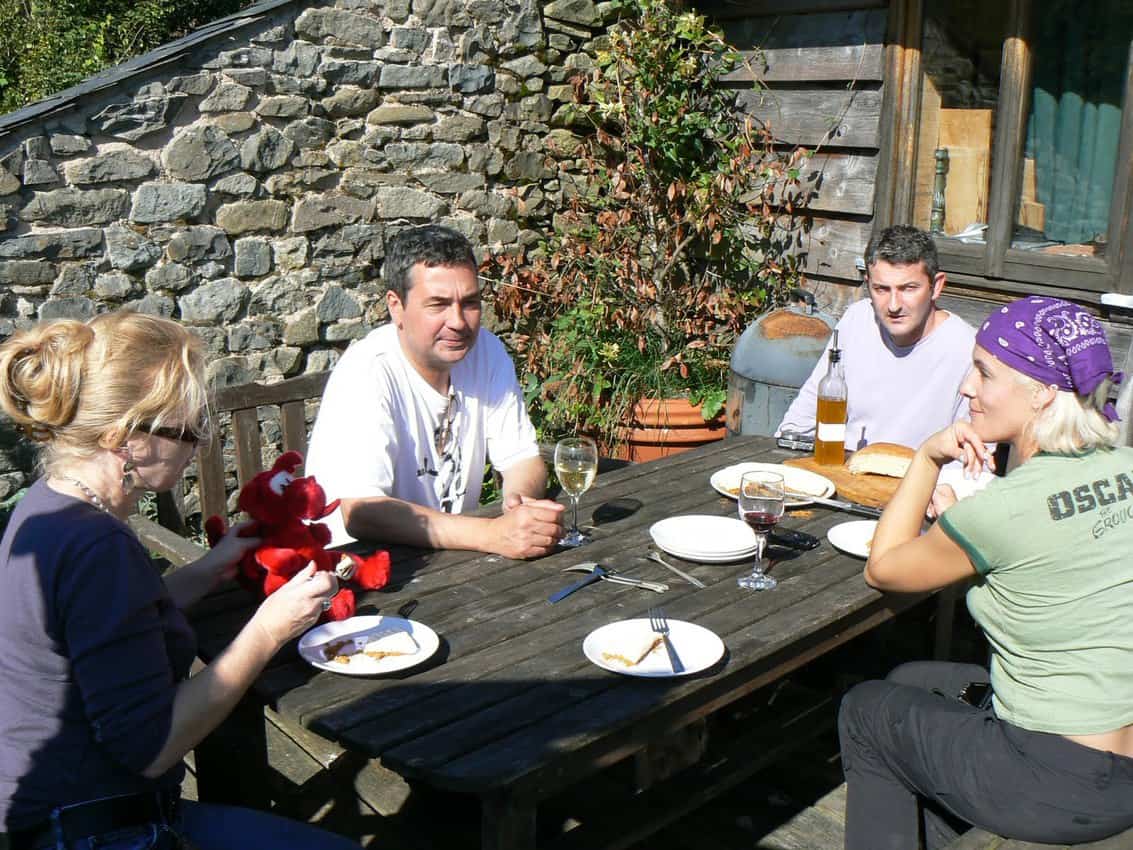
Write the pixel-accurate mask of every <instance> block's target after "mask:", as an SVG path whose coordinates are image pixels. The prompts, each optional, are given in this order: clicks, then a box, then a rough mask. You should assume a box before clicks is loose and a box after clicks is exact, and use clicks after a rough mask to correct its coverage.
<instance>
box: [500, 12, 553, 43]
mask: <svg viewBox="0 0 1133 850" xmlns="http://www.w3.org/2000/svg"><path fill="white" fill-rule="evenodd" d="M499 40H500V44H501V45H502V47H503V52H505V53H519V52H522V51H525V50H530V49H532V48H540V47H542V46H543V44H544V42H545V38H544V31H543V13H542V11H541V10H540V8H539V4H538V3H537V2H536V0H521V2H520V3H519V8H518V10H515V11H513V12H512V14H511V15H509V16H508V18H507V19H506V20H504V22H503V24H502V25H501V26H500V28H499Z"/></svg>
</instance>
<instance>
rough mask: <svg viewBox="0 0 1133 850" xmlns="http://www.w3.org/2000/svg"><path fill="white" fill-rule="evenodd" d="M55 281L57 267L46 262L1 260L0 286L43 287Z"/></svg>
mask: <svg viewBox="0 0 1133 850" xmlns="http://www.w3.org/2000/svg"><path fill="white" fill-rule="evenodd" d="M54 280H55V266H54V265H52V264H51V263H48V262H46V261H44V260H0V284H3V285H4V286H42V285H45V284H48V283H52V282H54Z"/></svg>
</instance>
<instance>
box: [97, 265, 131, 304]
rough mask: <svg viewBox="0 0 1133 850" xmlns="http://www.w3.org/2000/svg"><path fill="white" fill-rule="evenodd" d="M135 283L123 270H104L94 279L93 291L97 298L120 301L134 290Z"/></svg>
mask: <svg viewBox="0 0 1133 850" xmlns="http://www.w3.org/2000/svg"><path fill="white" fill-rule="evenodd" d="M135 288H136V283H135V281H134V279H133V278H132V277H130V276H129V275H128V274H126V273H125V272H106V273H105V274H100V275H98V276H97V277H95V279H94V292H95V295H97V296H98V297H99V298H106V299H108V300H111V301H121V300H122V299H123V298H126V297H127V296H129V295H132V294H133V293H134V291H135Z"/></svg>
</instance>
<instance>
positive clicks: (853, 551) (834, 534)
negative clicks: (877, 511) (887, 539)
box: [826, 519, 877, 558]
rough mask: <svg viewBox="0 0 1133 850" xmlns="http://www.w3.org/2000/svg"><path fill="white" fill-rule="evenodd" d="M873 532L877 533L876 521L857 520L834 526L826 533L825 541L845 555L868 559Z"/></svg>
mask: <svg viewBox="0 0 1133 850" xmlns="http://www.w3.org/2000/svg"><path fill="white" fill-rule="evenodd" d="M875 531H877V520H875V519H859V520H854V521H853V522H842V523H839V524H838V525H836V526H834V527H833V528H831V529H830V530H829V531H827V532H826V539H827V540H829V541H830V543H831V544H832V545H833V546H834V548H835V549H841V550H842V551H843V552H845V553H846V554H847V555H857V556H858V557H859V558H868V557H869V545H870V543H871V542H872V541H873V533H874V532H875Z"/></svg>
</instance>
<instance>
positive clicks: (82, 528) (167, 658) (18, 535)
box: [0, 481, 195, 832]
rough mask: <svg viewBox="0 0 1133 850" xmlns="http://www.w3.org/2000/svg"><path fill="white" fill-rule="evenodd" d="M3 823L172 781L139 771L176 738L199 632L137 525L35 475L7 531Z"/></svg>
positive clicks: (0, 676)
mask: <svg viewBox="0 0 1133 850" xmlns="http://www.w3.org/2000/svg"><path fill="white" fill-rule="evenodd" d="M0 585H2V587H3V589H4V590H3V593H2V594H0V827H2V828H3V829H4V830H6V831H9V832H10V831H12V830H14V829H26V828H28V827H31V826H34V825H37V824H38V823H40V822H41V821H43V820H45V819H46V818H47V816H48V814H49V813H50V811H51V809H52V808H54V807H55V806H59V805H66V804H68V803H75V802H81V801H83V800H90V799H95V798H98V797H105V796H109V795H113V794H127V793H133V792H138V791H147V790H153V789H156V788H168V789H175V788H176V787H177V786H178V785H179V784H180V781H181V777H182V775H183V772H184V770H183V768H182V767H181V765H178V766H177V767H175V768H173V769H171V770H170V771H169V772H168V773H166V774H165V775H164V776H162V777H160V778H159V779H157V780H151V779H146V778H145V777H143V776H142V775H141V771H142V770H144V769H145V768H146V767H147V766H149V765H150V764H151V763H152V762H153V759H154V758H155V757H156V756H157V754H158V752H159V751H160V750H161V747H162V746H163V745H164V743H165V740H166V738H167V737H168V735H169V728H170V723H171V721H172V712H173V697H174V692H175V690H176V687H177V683H178V682H179V681H180V680H181V679H183V678H184V677H185V676H186V675H188V672H189V667H190V665H191V664H192V661H193V656H194V654H195V639H194V636H193V633H192V630H191V628H190V627H189V624H188V623H187V622H186V620H185V618H184V616H183V615H182V614H181V612H180V611H179V610H178V609H177V608H176V606H175V605H174V604H173V602H172V600H171V599H170V598H169V595H168V593H167V592H166V590H165V584H164V582H162V580H161V576H160V575H159V574H158V572H157V570H156V568H155V567H154V565H153V563H152V562H151V561H150V559H149V557H148V555H147V554H146V551H145V549H144V548H143V547H142V545H141V543H139V542H138V539H137V538H136V537H135V536H134V535H133V533H132V532H131V531H130V529H129V528H128V527H127V526H126V525H124V524H123V523H121V522H119V521H118V520H117V519H115V518H114V517H111V516H109V515H108V514H105V513H102V512H100V511H98V510H97V509H96V508H94V507H92V506H91V505H88V504H86V503H85V502H81V501H79V500H77V499H73V498H71V497H69V496H64V495H62V494H60V493H56V492H55V491H54V490H52V489H50V488H49V487H47V485H46V484H44V483H43V482H42V481H39V482H37V483H36V484H34V485H33V486H32V487H31V488H30V489H29V490H28V493H27V495H26V496H25V497H24V498H23V500H22V501H21V502H20V504H19V505H18V506H17V507H16V510H15V511H14V512H13V515H12V518H11V521H10V522H9V524H8V528H7V530H6V531H5V533H4V536H3V539H2V540H0Z"/></svg>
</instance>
